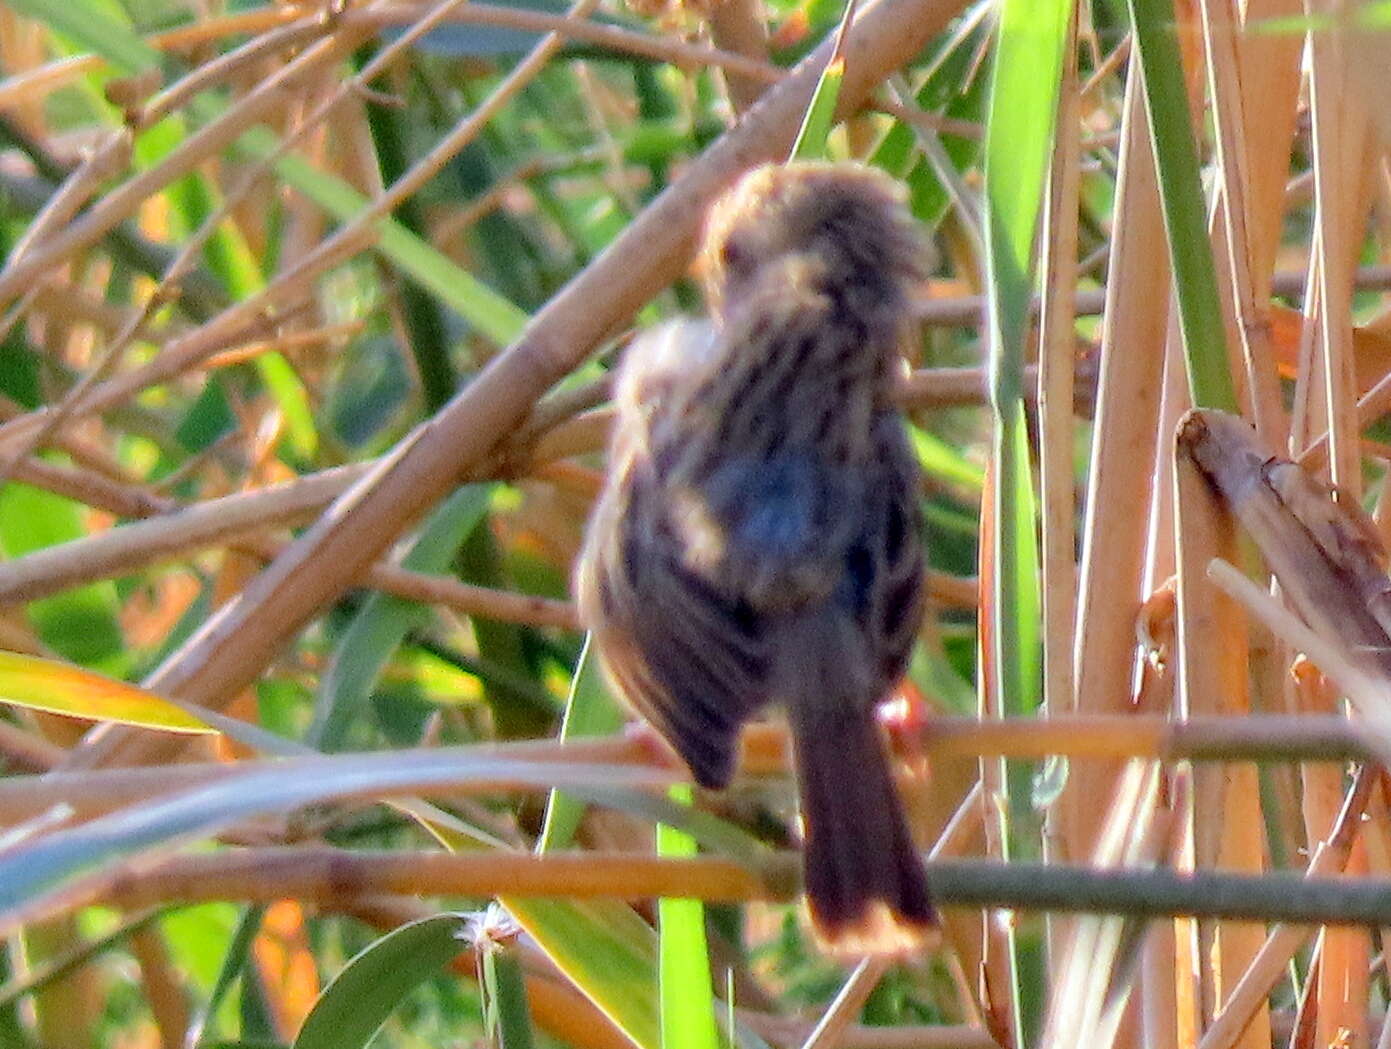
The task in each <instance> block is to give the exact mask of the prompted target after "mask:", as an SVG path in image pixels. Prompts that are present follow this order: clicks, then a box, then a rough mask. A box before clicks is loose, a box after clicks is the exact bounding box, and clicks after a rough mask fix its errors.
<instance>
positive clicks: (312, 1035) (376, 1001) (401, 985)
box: [294, 914, 511, 1049]
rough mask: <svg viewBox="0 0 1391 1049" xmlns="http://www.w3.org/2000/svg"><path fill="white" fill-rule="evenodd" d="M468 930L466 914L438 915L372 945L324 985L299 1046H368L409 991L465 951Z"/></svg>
mask: <svg viewBox="0 0 1391 1049" xmlns="http://www.w3.org/2000/svg"><path fill="white" fill-rule="evenodd" d="M466 929H467V919H466V918H465V917H464V916H463V915H459V914H436V915H433V916H432V917H429V918H424V919H421V920H420V921H417V922H411V923H410V924H409V925H403V926H401V927H400V928H399V929H394V930H392V931H391V932H389V933H387V934H386V935H385V936H383V937H382V938H381V939H379V940H376V941H375V942H373V943H372V944H370V945H369V946H368V947H366V948H365V949H364V950H363V951H362V952H361V953H359V954H358V955H357V956H356V957H355V958H353V959H352V960H351V961H350V962H348V964H347V965H345V966H344V967H343V969H342V971H341V972H339V974H338V975H337V976H335V977H334V978H333V982H332V983H330V984H329V985H328V986H327V987H325V988H324V991H323V993H322V994H321V995H319V1000H318V1001H317V1002H315V1003H314V1008H313V1009H312V1010H310V1013H309V1015H308V1017H306V1018H305V1021H304V1026H303V1027H301V1028H300V1032H299V1035H298V1036H297V1037H296V1038H295V1042H294V1049H361V1047H363V1046H366V1045H367V1043H368V1042H370V1041H371V1040H372V1037H373V1035H375V1034H376V1033H377V1031H379V1030H380V1029H381V1026H382V1024H384V1023H385V1022H386V1019H387V1017H388V1016H390V1015H391V1012H392V1010H394V1009H395V1008H396V1006H397V1005H399V1004H400V1003H401V1000H402V999H403V998H405V997H406V995H408V994H409V993H410V992H411V991H413V990H414V989H415V988H416V987H418V986H419V985H420V984H422V983H423V982H424V981H426V980H428V979H430V978H431V977H433V976H435V975H436V974H437V973H438V972H439V971H440V970H441V969H442V968H444V966H445V965H447V964H449V962H450V961H452V960H453V959H454V958H455V957H456V956H457V955H458V954H459V953H460V952H461V951H463V950H465V949H466V945H465V944H464V943H463V942H462V941H461V940H460V938H459V937H460V933H462V932H464V931H465V930H466ZM509 1049H511V1047H509Z"/></svg>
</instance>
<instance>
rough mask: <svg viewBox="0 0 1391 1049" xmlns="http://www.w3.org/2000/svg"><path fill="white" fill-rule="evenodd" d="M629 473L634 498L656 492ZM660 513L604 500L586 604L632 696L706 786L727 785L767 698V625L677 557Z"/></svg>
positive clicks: (589, 559)
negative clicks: (743, 735) (744, 735)
mask: <svg viewBox="0 0 1391 1049" xmlns="http://www.w3.org/2000/svg"><path fill="white" fill-rule="evenodd" d="M630 482H631V483H630V484H629V485H628V486H625V489H624V490H625V491H626V494H627V498H628V500H630V501H632V502H639V501H641V500H644V499H647V498H652V497H653V494H652V493H651V492H650V491H649V490H648V489H647V488H646V487H645V486H644V485H643V484H642V482H641V479H639V478H632V479H630ZM661 520H662V518H661V516H660V515H658V514H648V513H645V512H644V509H643V508H642V507H639V506H633V505H626V506H622V507H618V506H607V507H601V508H600V517H599V518H597V519H596V521H595V535H596V540H595V542H593V543H592V544H591V547H590V550H589V551H588V554H587V556H586V559H585V561H586V566H585V569H584V571H583V574H582V576H581V580H580V589H581V603H582V606H583V607H584V609H585V613H586V614H585V618H586V620H587V621H588V622H589V624H590V625H591V626H592V628H593V629H594V632H595V639H596V641H597V643H598V647H599V653H600V656H601V657H602V659H603V662H604V665H605V667H606V669H607V670H608V672H609V676H610V677H611V678H612V679H613V681H614V683H615V685H617V687H618V688H619V690H620V691H621V692H622V693H623V695H624V698H625V699H626V700H627V701H628V702H629V703H630V704H631V705H632V706H633V707H634V708H635V709H636V710H637V712H638V713H639V714H641V715H642V716H643V717H644V718H646V719H647V720H648V721H649V722H650V723H651V724H652V725H653V727H655V728H656V729H657V730H658V731H659V732H660V733H661V734H662V735H663V736H664V737H665V738H666V739H667V741H668V742H669V743H670V744H671V745H672V746H673V747H674V748H675V749H676V750H677V751H678V752H679V753H680V755H681V757H682V758H684V759H685V761H686V763H687V764H688V765H690V767H691V771H692V773H693V774H694V775H695V777H696V780H697V781H698V782H699V783H700V784H701V785H702V786H707V787H721V786H724V785H725V784H726V783H728V781H729V778H730V776H732V775H733V772H734V765H735V758H736V756H737V744H738V736H739V729H740V727H741V726H742V724H743V723H744V722H745V721H746V720H748V718H749V717H751V716H752V715H753V714H754V712H755V711H756V710H757V709H758V708H759V706H761V705H762V703H763V701H764V699H765V697H766V688H767V684H766V678H767V674H768V654H767V652H766V648H765V641H764V637H763V629H762V625H761V623H760V622H759V620H758V617H757V616H756V615H754V614H753V613H752V611H751V610H749V609H748V608H747V607H743V606H741V605H740V604H739V603H738V602H737V601H734V600H731V599H729V598H727V597H725V596H724V595H721V594H719V593H717V592H716V591H715V590H714V589H713V588H712V587H711V586H710V585H709V584H708V583H707V582H705V581H703V580H702V579H700V578H699V577H698V576H696V575H695V574H693V573H691V572H690V571H688V570H687V569H686V568H684V567H683V566H682V565H681V564H680V563H679V562H678V561H677V560H676V557H675V554H676V551H677V549H678V547H677V545H676V544H675V543H674V541H673V539H672V537H671V536H670V535H668V534H662V533H661V532H660V531H657V530H654V523H655V528H656V529H660V528H663V527H665V526H664V525H662V524H661V523H660V522H661ZM604 536H607V537H608V539H604V538H602V537H604Z"/></svg>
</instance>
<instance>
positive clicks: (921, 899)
mask: <svg viewBox="0 0 1391 1049" xmlns="http://www.w3.org/2000/svg"><path fill="white" fill-rule="evenodd" d="M835 647H836V646H835V645H833V644H832V645H830V646H828V647H826V648H823V649H821V650H820V652H818V653H817V655H816V656H812V657H811V662H812V663H814V664H820V665H821V666H822V667H823V668H824V673H823V674H822V675H821V679H820V680H819V681H809V680H808V679H807V677H805V676H804V677H803V682H804V687H805V688H806V689H817V690H818V691H820V693H821V694H820V695H817V696H812V695H808V694H804V695H801V696H793V697H789V698H788V702H787V706H788V718H789V721H790V723H791V729H792V737H793V745H794V747H795V750H796V759H797V779H798V785H799V790H800V796H801V809H802V823H803V836H804V839H805V845H804V852H805V855H804V864H805V871H806V873H805V882H806V891H807V906H808V909H809V910H810V912H811V920H812V925H813V927H814V928H815V931H816V933H817V936H818V938H819V939H820V940H821V941H822V943H823V945H824V946H826V947H827V948H828V949H830V950H832V951H834V952H836V953H845V954H851V953H858V954H870V953H900V952H903V951H906V950H909V949H911V948H914V947H916V946H918V945H920V944H921V943H922V941H923V939H924V937H925V936H926V935H927V934H928V933H929V932H930V930H931V929H932V928H933V927H934V925H935V924H936V914H935V912H934V910H933V907H932V901H931V898H930V897H929V895H928V891H927V877H926V873H925V871H924V869H923V864H922V860H921V858H920V857H919V855H918V851H917V848H916V847H915V846H914V844H913V839H912V836H911V835H910V833H909V831H908V823H907V819H906V818H905V816H904V812H903V807H902V803H901V802H900V801H899V797H898V792H897V790H896V788H895V786H894V782H893V776H892V775H891V773H890V770H889V756H888V754H887V753H886V751H885V747H884V742H883V740H882V738H881V734H880V729H879V726H878V724H877V723H876V720H875V718H874V714H873V708H872V705H871V704H869V703H866V702H865V701H864V699H863V697H859V696H847V695H844V694H841V695H836V694H835V692H836V691H837V689H836V687H835V685H836V682H837V680H840V681H845V680H847V678H848V677H849V675H847V674H846V673H845V669H846V667H845V664H842V665H841V667H840V668H839V672H837V671H836V670H834V669H832V668H830V667H829V665H828V663H829V662H831V661H834V652H835ZM818 656H824V657H828V659H827V660H824V661H823V660H822V659H821V658H818Z"/></svg>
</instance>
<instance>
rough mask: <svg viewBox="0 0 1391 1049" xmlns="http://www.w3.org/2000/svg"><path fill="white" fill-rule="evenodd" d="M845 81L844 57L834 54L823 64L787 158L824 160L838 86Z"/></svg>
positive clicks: (833, 119)
mask: <svg viewBox="0 0 1391 1049" xmlns="http://www.w3.org/2000/svg"><path fill="white" fill-rule="evenodd" d="M844 80H845V59H843V58H841V57H839V56H837V57H835V58H832V59H831V61H829V62H827V63H826V69H825V70H824V71H823V72H822V74H821V79H820V80H818V81H817V82H816V91H815V92H814V93H813V94H812V96H811V104H810V105H808V106H807V113H806V116H805V117H803V118H802V126H801V128H800V129H799V130H798V132H797V141H796V142H794V143H793V144H792V154H791V156H790V158H789V159H791V160H825V159H826V157H827V146H828V139H829V138H830V136H831V129H832V128H833V127H835V121H836V101H837V100H838V99H839V98H840V85H841V83H842V82H843V81H844Z"/></svg>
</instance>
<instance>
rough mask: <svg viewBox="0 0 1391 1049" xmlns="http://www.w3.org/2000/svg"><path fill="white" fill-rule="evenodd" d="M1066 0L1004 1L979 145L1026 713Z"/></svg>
mask: <svg viewBox="0 0 1391 1049" xmlns="http://www.w3.org/2000/svg"><path fill="white" fill-rule="evenodd" d="M1070 15H1071V5H1070V4H1069V3H1068V2H1067V0H1044V2H1041V3H1040V2H1035V0H1005V2H1004V5H1003V10H1002V12H1001V16H1000V27H999V36H998V43H997V45H996V49H995V69H994V76H993V80H992V83H991V91H990V105H989V123H988V126H987V130H986V141H985V196H986V209H985V211H986V214H985V222H986V254H987V268H988V271H989V281H988V295H987V303H988V308H989V318H990V397H991V407H992V408H993V410H994V413H995V435H994V437H995V439H994V463H995V471H996V472H995V483H994V484H993V485H992V486H991V488H990V493H991V497H992V499H993V506H992V507H991V517H992V518H993V520H994V542H995V549H994V553H993V562H994V566H995V578H994V579H993V580H992V584H993V602H992V603H993V608H992V612H993V615H994V622H993V624H992V625H991V631H990V635H989V636H990V637H991V640H992V650H991V651H990V652H989V653H987V658H988V659H989V660H990V662H991V664H992V668H993V680H994V682H995V687H996V688H997V689H998V690H999V696H998V697H997V706H998V709H999V710H1001V711H1002V712H1004V713H1010V714H1014V713H1021V712H1025V711H1027V712H1029V713H1032V712H1033V710H1034V709H1035V708H1036V707H1037V705H1038V702H1039V698H1040V688H1041V681H1040V667H1041V654H1040V651H1039V644H1040V638H1039V634H1038V623H1039V607H1040V596H1039V591H1038V586H1039V584H1038V546H1037V544H1038V540H1037V532H1036V521H1035V507H1034V498H1033V476H1032V469H1031V466H1030V462H1029V442H1028V433H1027V428H1026V417H1025V409H1024V353H1025V338H1026V336H1027V332H1028V317H1029V305H1030V301H1031V298H1032V294H1033V258H1034V241H1035V234H1036V230H1037V227H1038V217H1039V213H1040V211H1041V209H1042V206H1043V195H1044V191H1045V186H1046V177H1047V170H1048V162H1049V157H1050V155H1051V153H1052V144H1053V131H1054V125H1055V121H1056V117H1057V95H1058V85H1059V83H1060V81H1061V76H1062V56H1063V46H1064V42H1065V41H1066V39H1067V26H1068V21H1069V17H1070ZM1028 786H1029V785H1028V780H1027V777H1026V776H1024V775H1022V770H1016V771H1015V772H1014V773H1013V774H1012V775H1010V776H1009V777H1008V778H1007V780H1006V790H1007V792H1008V794H1009V798H1008V806H1007V807H1008V812H1009V819H1010V823H1011V824H1012V826H1011V827H1010V828H1008V829H1009V833H1007V834H1006V835H1005V840H1006V841H1008V842H1010V844H1011V847H1012V848H1013V849H1015V850H1016V851H1017V850H1018V849H1019V848H1021V847H1022V848H1023V849H1024V850H1026V851H1028V852H1032V851H1033V850H1034V849H1035V848H1036V847H1037V841H1036V837H1035V835H1034V833H1033V832H1032V826H1031V825H1032V823H1033V822H1034V821H1033V819H1032V808H1031V805H1030V796H1029V789H1028ZM1037 949H1038V944H1037V943H1036V942H1035V943H1034V945H1033V947H1032V948H1030V947H1028V946H1027V945H1026V944H1025V943H1023V942H1021V940H1020V939H1018V938H1016V937H1014V936H1013V935H1011V938H1010V951H1011V957H1012V969H1013V973H1014V980H1013V986H1012V988H1011V991H1012V994H1013V997H1014V1002H1013V1005H1014V1008H1013V1009H1012V1010H1011V1011H1012V1013H1013V1015H1014V1017H1015V1022H1016V1024H1017V1025H1018V1028H1017V1030H1016V1031H1015V1032H1014V1036H1015V1041H1016V1043H1017V1044H1019V1045H1032V1044H1034V1043H1035V1041H1036V1039H1037V1035H1038V1032H1039V1029H1040V1026H1041V1023H1042V1010H1041V1008H1039V1004H1040V1003H1038V1002H1037V1001H1036V1000H1035V999H1034V998H1032V997H1031V998H1030V999H1028V1000H1026V999H1025V998H1024V996H1023V995H1022V994H1021V989H1022V988H1021V985H1022V983H1023V980H1024V978H1025V976H1026V975H1027V976H1029V977H1033V976H1035V975H1037V973H1038V972H1039V971H1041V970H1040V968H1039V962H1040V959H1039V958H1037V957H1035V954H1036V951H1037Z"/></svg>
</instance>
